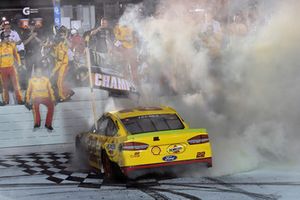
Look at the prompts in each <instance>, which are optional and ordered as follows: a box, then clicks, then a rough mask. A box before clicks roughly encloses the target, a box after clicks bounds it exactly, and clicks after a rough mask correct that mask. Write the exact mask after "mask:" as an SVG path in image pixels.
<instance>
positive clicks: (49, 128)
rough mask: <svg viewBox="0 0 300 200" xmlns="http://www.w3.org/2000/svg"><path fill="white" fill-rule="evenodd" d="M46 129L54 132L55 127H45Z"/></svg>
mask: <svg viewBox="0 0 300 200" xmlns="http://www.w3.org/2000/svg"><path fill="white" fill-rule="evenodd" d="M45 127H46V129H48V130H49V131H53V127H52V126H51V125H50V126H47V125H45Z"/></svg>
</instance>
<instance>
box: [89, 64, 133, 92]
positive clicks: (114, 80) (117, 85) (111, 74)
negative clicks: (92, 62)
mask: <svg viewBox="0 0 300 200" xmlns="http://www.w3.org/2000/svg"><path fill="white" fill-rule="evenodd" d="M92 80H93V85H94V88H98V89H104V90H108V91H111V92H118V93H123V94H128V93H138V91H137V89H136V86H135V85H134V84H133V82H132V81H130V80H128V79H127V78H126V77H123V76H122V75H120V74H119V73H118V72H116V71H114V70H111V69H107V68H102V67H96V68H95V67H93V68H92Z"/></svg>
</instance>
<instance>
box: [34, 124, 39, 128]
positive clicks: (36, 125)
mask: <svg viewBox="0 0 300 200" xmlns="http://www.w3.org/2000/svg"><path fill="white" fill-rule="evenodd" d="M40 126H41V125H40V124H35V125H34V126H33V128H40Z"/></svg>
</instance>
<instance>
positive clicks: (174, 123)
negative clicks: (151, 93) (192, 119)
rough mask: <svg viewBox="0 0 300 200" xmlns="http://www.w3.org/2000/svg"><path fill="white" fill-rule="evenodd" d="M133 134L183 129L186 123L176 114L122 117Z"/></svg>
mask: <svg viewBox="0 0 300 200" xmlns="http://www.w3.org/2000/svg"><path fill="white" fill-rule="evenodd" d="M122 123H123V124H124V126H125V128H126V129H127V131H129V132H130V133H131V134H138V133H147V132H154V131H166V130H176V129H183V128H184V125H183V124H182V122H181V121H180V119H179V118H178V116H177V115H176V114H161V115H143V116H138V117H130V118H126V119H122Z"/></svg>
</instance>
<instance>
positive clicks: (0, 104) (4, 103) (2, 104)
mask: <svg viewBox="0 0 300 200" xmlns="http://www.w3.org/2000/svg"><path fill="white" fill-rule="evenodd" d="M7 104H8V103H6V102H0V106H5V105H7Z"/></svg>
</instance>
